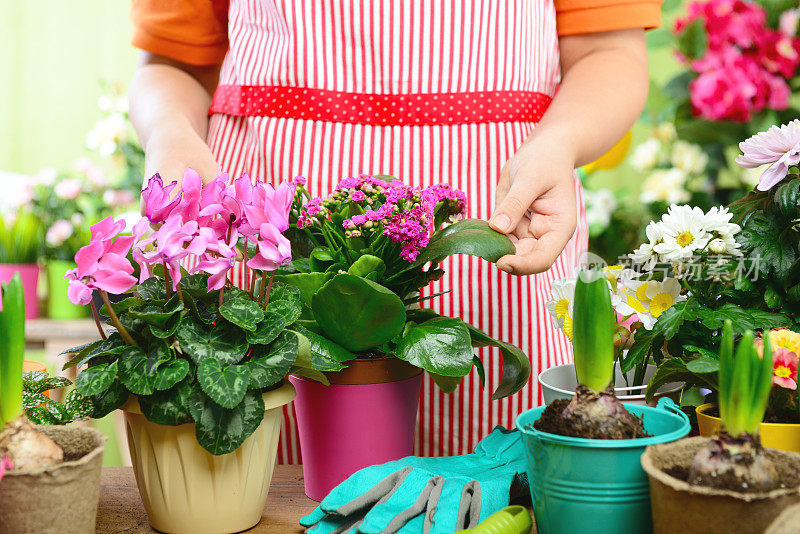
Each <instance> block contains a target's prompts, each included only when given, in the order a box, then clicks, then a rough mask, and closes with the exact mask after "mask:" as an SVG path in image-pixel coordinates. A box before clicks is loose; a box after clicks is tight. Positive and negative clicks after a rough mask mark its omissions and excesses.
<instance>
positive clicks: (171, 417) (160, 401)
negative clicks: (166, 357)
mask: <svg viewBox="0 0 800 534" xmlns="http://www.w3.org/2000/svg"><path fill="white" fill-rule="evenodd" d="M181 361H183V360H181ZM138 400H139V407H140V408H141V409H142V413H143V414H144V416H145V417H146V418H147V420H148V421H152V422H153V423H156V424H158V425H170V426H175V425H182V424H184V423H191V422H192V416H191V415H190V414H189V410H187V409H186V407H185V406H184V405H183V402H182V397H181V392H180V390H179V388H174V389H171V390H169V391H156V392H155V393H153V394H152V395H142V396H140V397H139V399H138Z"/></svg>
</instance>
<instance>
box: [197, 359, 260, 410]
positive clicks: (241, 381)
mask: <svg viewBox="0 0 800 534" xmlns="http://www.w3.org/2000/svg"><path fill="white" fill-rule="evenodd" d="M197 381H198V382H199V383H200V387H201V388H203V391H204V392H205V393H206V395H208V396H209V397H211V398H212V399H213V400H214V402H216V403H217V404H219V405H220V406H222V407H223V408H233V407H234V406H236V405H237V404H239V403H240V402H242V398H243V397H244V394H245V393H246V392H247V386H248V385H249V384H250V370H249V369H248V367H247V366H246V365H228V366H227V367H222V365H220V362H219V361H218V360H217V359H216V358H206V359H205V360H203V361H202V362H200V364H199V365H198V366H197Z"/></svg>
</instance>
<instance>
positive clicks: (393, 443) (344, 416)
mask: <svg viewBox="0 0 800 534" xmlns="http://www.w3.org/2000/svg"><path fill="white" fill-rule="evenodd" d="M296 182H297V183H298V187H297V192H296V194H295V197H294V200H293V210H292V222H293V223H295V226H296V228H295V229H293V231H292V234H291V236H292V241H293V246H294V248H295V250H297V251H298V254H296V258H295V261H294V262H293V267H294V268H295V270H296V271H297V272H295V273H291V274H282V275H280V276H278V277H276V279H277V280H280V281H282V282H285V283H287V284H291V285H294V286H295V287H297V288H298V289H299V290H300V297H301V301H302V304H303V308H302V309H303V311H302V315H301V318H300V320H299V321H298V325H299V330H300V331H301V333H302V334H303V335H304V336H306V337H307V338H308V339H309V341H310V342H311V350H312V354H314V356H315V358H324V359H325V360H327V361H330V362H333V364H332V365H330V366H328V367H326V368H325V369H323V371H324V375H321V376H319V377H317V378H316V379H310V378H309V377H297V376H294V377H292V378H291V379H292V381H293V383H294V384H295V387H296V388H297V391H298V397H297V399H296V400H295V410H296V414H297V421H298V430H299V434H300V444H301V451H302V456H303V469H304V482H305V488H306V494H307V495H308V496H309V497H311V498H312V499H315V500H321V499H322V498H323V497H324V496H325V495H326V494H327V493H328V492H329V491H330V490H331V489H332V488H333V487H334V486H336V485H337V484H338V483H340V482H341V481H342V480H344V479H345V478H347V477H348V476H350V475H351V474H352V473H354V472H355V471H357V470H359V469H361V468H363V467H366V466H368V465H372V464H376V463H384V462H387V461H390V460H395V459H398V458H401V457H403V456H408V455H410V454H412V452H413V439H414V427H415V423H416V416H417V406H418V402H419V392H420V385H421V383H422V373H423V372H427V373H428V374H429V375H430V376H431V378H432V379H433V380H434V381H435V382H436V384H437V385H438V386H439V387H440V388H441V389H442V390H444V391H445V392H452V391H454V390H455V388H456V387H457V386H458V384H459V383H460V382H461V380H462V378H463V377H464V376H465V375H467V374H469V373H470V372H471V370H472V368H473V366H476V367H477V368H478V372H479V374H480V376H483V367H482V363H481V361H480V360H479V359H478V358H477V357H476V356H475V355H474V353H473V347H475V346H487V345H490V346H495V347H499V348H500V352H501V353H502V355H503V366H504V367H503V369H504V371H503V377H502V381H501V382H500V385H499V387H498V388H497V390H496V391H495V392H494V398H500V397H505V396H507V395H511V394H513V393H515V392H517V391H519V390H520V389H521V388H522V387H523V386H524V385H525V384H526V383H527V380H528V377H529V375H530V362H529V361H528V357H527V356H526V355H525V354H524V353H523V352H522V351H521V350H520V349H519V348H517V347H514V346H513V345H510V344H507V343H504V342H502V341H497V340H494V339H492V338H490V337H489V336H488V335H486V334H485V333H483V332H482V331H480V330H478V329H476V328H475V327H473V326H472V325H469V324H467V323H465V322H464V321H462V320H461V319H458V318H451V317H445V316H441V315H438V314H437V313H435V312H433V311H432V310H426V309H420V307H419V304H420V303H421V302H424V300H425V299H427V298H430V297H431V296H436V295H431V296H420V288H424V287H425V286H427V285H428V284H429V283H430V282H431V281H433V280H437V279H439V278H440V277H441V276H442V274H443V271H442V269H441V267H440V263H441V261H442V260H443V259H444V258H446V257H447V256H449V255H452V254H462V253H463V254H471V255H474V256H480V257H482V258H484V259H486V260H488V261H497V260H498V259H499V258H500V257H501V256H503V255H505V254H510V253H513V252H514V246H513V244H512V243H511V241H510V240H509V239H508V238H507V237H505V236H503V235H502V234H499V233H497V232H495V231H494V230H491V229H490V228H489V226H488V224H487V223H486V222H484V221H479V220H474V219H466V220H459V219H461V218H463V216H464V212H465V209H466V200H465V196H464V193H462V192H461V191H457V190H454V189H452V188H450V187H449V186H448V185H444V184H438V185H433V186H430V187H427V188H424V189H419V188H412V187H409V186H407V185H405V184H403V183H402V182H400V181H397V180H394V179H393V178H391V177H386V176H383V177H381V176H367V175H361V176H357V177H353V178H347V179H345V180H343V181H341V182H340V183H339V184H338V186H337V187H336V188H335V190H334V191H333V192H332V193H331V194H330V195H328V196H327V197H325V198H321V197H316V198H311V195H309V193H308V192H307V191H306V189H305V186H304V184H305V179H303V178H297V179H296ZM354 413H359V414H360V415H359V417H353V416H352V414H354Z"/></svg>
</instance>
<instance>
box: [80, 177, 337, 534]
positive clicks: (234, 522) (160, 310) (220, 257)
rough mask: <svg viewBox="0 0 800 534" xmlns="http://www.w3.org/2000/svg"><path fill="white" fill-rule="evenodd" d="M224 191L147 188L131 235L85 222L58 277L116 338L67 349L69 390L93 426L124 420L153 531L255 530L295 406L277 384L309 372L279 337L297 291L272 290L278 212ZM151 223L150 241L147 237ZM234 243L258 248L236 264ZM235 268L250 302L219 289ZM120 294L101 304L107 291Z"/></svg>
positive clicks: (289, 342)
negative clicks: (86, 406) (253, 280)
mask: <svg viewBox="0 0 800 534" xmlns="http://www.w3.org/2000/svg"><path fill="white" fill-rule="evenodd" d="M226 183H227V176H220V177H218V178H217V179H216V180H213V181H212V182H210V183H208V184H206V185H205V186H204V185H203V184H202V182H201V180H200V176H199V175H198V174H197V173H196V172H194V171H192V170H191V169H189V170H187V172H186V174H185V175H184V177H183V183H182V190H181V191H178V192H176V191H174V189H175V188H176V183H174V182H173V183H172V184H169V185H167V186H165V185H164V184H163V183H162V181H161V179H160V177H158V176H157V175H156V176H154V177H153V178H152V179H151V180H150V181H149V184H148V187H147V189H145V191H144V192H143V200H144V207H145V213H146V217H143V218H142V219H141V220H140V221H139V223H137V224H136V225H135V226H134V228H133V235H132V236H119V235H118V234H119V233H120V231H121V230H122V228H123V227H124V223H123V222H122V221H119V222H115V221H113V220H112V219H111V218H108V219H105V220H103V221H101V222H100V223H97V224H95V225H94V226H92V229H91V230H92V232H91V242H90V244H89V245H87V246H86V247H84V248H82V249H81V250H80V251H79V252H78V254H77V255H76V257H75V260H76V263H77V267H76V268H75V269H73V270H71V271H69V272H68V273H67V276H68V278H69V279H70V286H69V294H70V299H71V300H72V301H73V302H74V303H76V304H84V305H85V304H87V303H89V304H90V303H91V297H92V293H93V292H94V291H97V292H99V294H100V295H101V297H102V299H103V301H104V302H105V304H104V309H102V310H99V313H103V314H104V315H107V316H108V317H109V322H110V324H111V325H113V326H114V327H115V328H116V331H115V332H113V333H112V334H111V335H109V336H108V337H105V334H104V333H103V331H102V329H100V332H101V337H103V339H102V340H98V341H96V342H93V343H90V344H88V345H85V346H83V347H77V348H75V349H72V350H73V351H74V352H75V353H76V354H75V356H74V357H73V358H72V359H71V361H70V362H68V363H67V367H69V366H78V367H79V368H80V367H82V366H84V365H87V367H86V368H85V369H83V370H82V371H81V372H80V373H79V374H78V376H77V381H76V386H77V390H78V391H79V392H80V393H81V394H82V395H84V396H86V397H88V398H90V399H91V400H92V402H93V404H94V411H93V413H92V416H93V417H103V416H104V415H106V414H108V413H109V412H111V411H113V410H115V409H117V408H122V409H123V410H124V413H125V420H126V423H127V424H126V428H127V431H128V441H129V443H130V451H131V459H132V462H133V467H134V473H135V474H136V480H137V483H138V485H139V491H140V494H141V496H142V500H143V501H144V505H145V509H146V510H147V514H148V517H149V519H150V523H151V525H152V526H153V527H154V528H156V529H157V530H160V531H162V532H198V533H202V532H208V533H211V532H238V531H241V530H246V529H248V528H250V527H252V526H253V525H255V524H256V523H258V521H259V520H260V518H261V513H262V510H263V507H264V503H265V501H266V497H267V491H268V490H269V484H270V479H271V477H272V470H273V466H274V463H275V453H276V447H277V440H278V433H279V431H280V423H281V417H282V414H281V408H282V407H283V406H284V405H285V404H288V403H289V402H290V401H291V400H292V399H293V398H294V388H293V387H292V385H291V384H290V383H289V382H287V381H285V380H284V377H285V376H286V375H287V374H288V373H289V372H291V371H293V370H294V371H295V372H299V373H303V372H305V371H307V372H309V373H310V372H313V368H312V363H311V357H310V354H309V345H308V341H307V340H306V339H305V338H304V337H302V336H301V335H299V334H298V333H297V332H295V331H294V330H290V329H288V327H289V326H291V325H293V324H294V323H295V322H296V321H297V319H298V318H299V317H300V315H301V305H300V293H299V291H298V290H297V289H296V288H294V287H291V286H288V285H286V284H282V283H280V282H275V281H274V280H273V276H274V270H275V269H276V268H278V267H280V266H281V265H283V264H284V263H286V262H288V261H289V260H290V258H291V256H290V250H289V242H288V240H287V239H286V238H285V237H283V235H282V234H281V231H280V230H279V228H280V227H284V228H285V223H282V222H281V220H285V219H286V218H287V217H288V213H287V211H288V204H286V205H285V206H283V204H282V203H281V201H280V200H279V199H278V198H277V197H276V191H275V190H274V189H273V188H272V187H271V186H268V185H265V184H263V183H260V184H257V185H253V184H252V182H251V181H250V178H248V177H247V176H244V177H242V178H239V179H238V180H236V181H235V185H232V186H227V185H226ZM285 185H286V184H285ZM286 187H289V186H288V185H286ZM255 199H259V201H260V202H256V200H255ZM254 202H255V204H254ZM282 206H283V207H282ZM150 225H154V226H157V227H158V229H157V230H155V231H154V232H152V233H148V228H149V227H150ZM245 242H250V243H254V244H255V245H256V247H257V248H256V250H255V252H254V254H253V255H252V257H251V256H250V254H247V256H248V257H247V258H242V259H241V260H240V258H239V256H238V254H237V250H239V249H241V250H246V249H245V247H244V243H245ZM129 251H132V252H131V253H132V256H133V258H134V260H135V261H136V263H138V264H139V268H140V277H139V282H138V284H137V280H136V279H135V278H134V277H133V276H132V273H133V272H134V267H133V265H132V264H131V262H130V261H129V260H128V259H127V255H128V254H129ZM189 256H194V257H198V258H199V263H197V262H196V265H195V266H194V267H193V268H192V271H193V272H192V274H190V273H188V272H187V271H186V270H184V269H183V268H182V267H181V261H184V260H186V259H187V258H188V257H189ZM239 261H246V262H247V264H248V265H249V266H250V267H251V268H253V269H254V272H255V273H256V274H257V276H258V278H259V279H264V280H266V281H267V283H265V284H262V287H261V290H260V291H258V292H256V291H255V287H251V288H249V290H245V289H240V288H237V287H236V286H234V285H233V284H232V283H231V280H230V279H229V275H231V273H232V272H233V267H234V266H235V265H236V264H237V263H238V262H239ZM128 291H130V292H131V294H132V296H130V297H128V298H126V299H125V300H123V301H121V302H117V303H111V302H110V301H109V298H108V293H109V292H110V293H114V294H120V293H125V292H128ZM90 305H91V304H90ZM95 312H96V313H95V317H98V315H99V313H97V312H98V310H95ZM98 326H99V320H98ZM323 363H324V362H323Z"/></svg>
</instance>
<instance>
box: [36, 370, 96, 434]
mask: <svg viewBox="0 0 800 534" xmlns="http://www.w3.org/2000/svg"><path fill="white" fill-rule="evenodd" d="M71 385H72V382H71V381H70V380H69V379H67V378H64V377H60V376H55V377H51V376H50V375H48V374H47V372H46V371H29V372H27V373H22V404H23V407H24V408H25V415H27V416H28V419H30V420H31V421H32V422H34V423H36V424H37V425H66V424H67V423H73V422H75V421H81V420H83V419H87V418H88V417H89V416H90V415H91V414H92V411H94V405H93V403H92V401H91V399H88V398H86V397H84V396H83V395H81V394H80V392H79V391H78V390H77V389H73V390H71V391H70V392H69V393H67V395H66V397H65V398H64V402H58V401H55V400H53V399H51V398H50V397H49V396H48V395H45V392H47V391H50V390H52V389H58V388H63V387H67V386H71Z"/></svg>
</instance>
